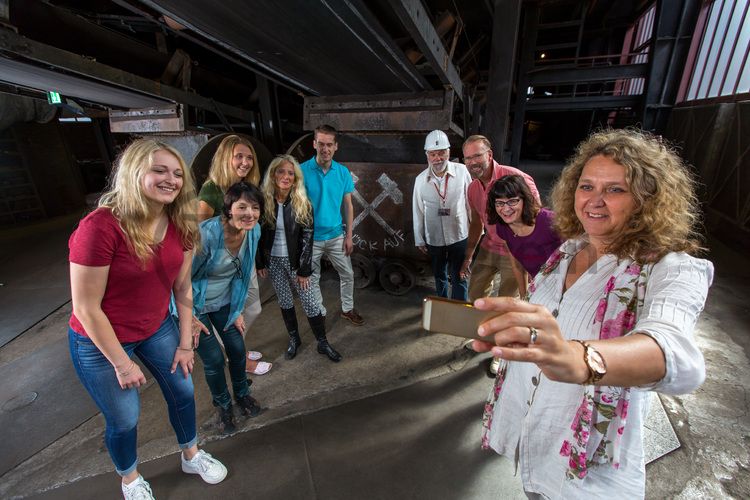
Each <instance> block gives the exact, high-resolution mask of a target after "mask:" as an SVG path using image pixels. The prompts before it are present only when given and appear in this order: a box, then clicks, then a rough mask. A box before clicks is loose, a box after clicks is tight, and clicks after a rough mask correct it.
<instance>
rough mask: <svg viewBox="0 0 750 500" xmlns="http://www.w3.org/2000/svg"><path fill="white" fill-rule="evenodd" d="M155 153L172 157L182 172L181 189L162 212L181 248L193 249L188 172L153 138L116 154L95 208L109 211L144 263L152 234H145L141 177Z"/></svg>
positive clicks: (182, 162)
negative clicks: (98, 207) (175, 234)
mask: <svg viewBox="0 0 750 500" xmlns="http://www.w3.org/2000/svg"><path fill="white" fill-rule="evenodd" d="M157 151H166V152H168V153H170V154H171V155H172V156H174V157H175V158H176V159H177V161H178V162H179V164H180V168H181V169H182V188H180V191H179V193H178V194H177V197H176V198H175V200H174V201H173V202H172V203H170V204H169V205H165V206H164V212H165V213H166V214H167V217H169V220H170V221H171V222H172V223H173V224H174V225H175V226H176V227H177V231H178V232H179V234H180V238H181V240H182V245H183V247H185V248H197V246H198V244H199V241H200V233H199V231H198V223H197V221H196V217H195V214H196V209H197V205H196V193H195V181H194V179H193V173H192V171H191V170H190V169H189V168H187V166H186V165H185V160H183V159H182V156H181V155H180V153H179V152H178V151H177V150H176V149H174V148H173V147H172V146H170V145H168V144H165V143H163V142H159V141H156V140H153V139H138V140H136V141H134V142H132V143H131V144H130V145H129V146H128V147H127V148H125V150H124V151H123V152H122V154H120V156H119V157H118V159H117V162H116V165H115V170H114V171H113V173H112V179H111V182H110V189H109V190H108V191H106V192H105V193H104V194H103V195H102V196H101V198H100V199H99V206H100V207H105V208H109V209H110V210H111V211H112V215H114V217H115V218H116V219H117V220H118V221H119V223H120V227H121V228H122V230H123V232H124V233H125V235H126V236H127V238H128V245H129V246H130V248H131V250H132V251H133V253H134V254H135V256H136V257H137V258H138V259H139V260H140V261H141V263H143V264H145V263H146V262H147V261H148V260H149V259H150V258H151V256H152V255H153V253H154V250H153V246H154V245H155V242H154V237H153V235H152V234H151V233H150V232H149V231H148V218H149V216H150V215H151V214H150V210H149V202H148V199H147V198H146V197H145V196H144V194H143V184H142V183H143V177H144V176H145V175H146V173H148V171H149V169H150V168H151V165H152V164H153V162H154V154H155V153H156V152H157Z"/></svg>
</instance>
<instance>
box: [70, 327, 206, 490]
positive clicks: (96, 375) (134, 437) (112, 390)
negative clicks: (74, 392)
mask: <svg viewBox="0 0 750 500" xmlns="http://www.w3.org/2000/svg"><path fill="white" fill-rule="evenodd" d="M179 338H180V334H179V331H178V329H177V325H176V324H175V321H174V319H173V318H172V316H170V315H167V317H166V318H165V319H164V321H163V322H162V324H161V326H159V329H158V330H156V333H154V334H153V335H151V336H150V337H149V338H147V339H146V340H141V341H140V342H126V343H123V344H122V348H123V349H125V352H126V353H128V356H131V357H132V356H133V354H135V355H137V356H138V359H140V360H141V362H142V363H143V365H144V366H145V367H146V368H148V370H149V371H150V372H151V374H152V375H153V376H154V378H155V379H156V381H157V382H158V384H159V387H161V391H162V394H164V399H165V400H166V402H167V407H168V409H169V421H170V423H171V424H172V428H173V429H174V432H175V435H176V436H177V442H178V443H179V445H180V448H182V449H185V448H190V447H191V446H193V445H195V444H196V443H197V442H198V438H197V435H196V429H195V398H194V397H193V379H192V378H191V377H188V378H185V375H184V374H183V373H182V370H181V369H180V368H179V367H178V368H177V370H176V371H175V372H174V373H170V368H171V367H172V361H174V354H175V352H176V351H177V346H178V345H179ZM68 344H69V346H70V356H71V357H72V358H73V366H74V367H75V370H76V373H77V374H78V378H80V379H81V383H82V384H83V386H84V387H85V388H86V390H87V391H88V393H89V394H90V395H91V398H92V399H93V400H94V403H96V406H98V407H99V410H100V411H101V412H102V415H104V419H105V421H106V423H107V428H106V431H105V433H104V441H105V443H106V445H107V449H108V450H109V456H110V457H112V462H114V464H115V469H116V470H117V473H118V474H120V475H121V476H125V475H127V474H130V473H131V472H133V471H134V470H135V468H136V466H137V465H138V454H137V452H136V446H137V441H138V415H139V413H140V410H141V400H140V397H139V396H138V389H135V388H131V389H122V388H121V387H120V384H119V383H118V382H117V375H116V374H115V369H114V367H113V366H112V365H111V364H110V362H109V361H108V360H107V358H106V357H104V354H102V353H101V351H100V350H99V349H98V348H97V347H96V346H95V345H94V343H93V342H92V341H91V339H89V338H88V337H84V336H83V335H78V334H77V333H76V332H74V331H73V330H72V329H70V328H69V329H68Z"/></svg>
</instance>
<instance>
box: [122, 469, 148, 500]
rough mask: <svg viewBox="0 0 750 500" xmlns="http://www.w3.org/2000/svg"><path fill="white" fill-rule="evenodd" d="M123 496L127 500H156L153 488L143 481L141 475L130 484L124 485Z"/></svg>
mask: <svg viewBox="0 0 750 500" xmlns="http://www.w3.org/2000/svg"><path fill="white" fill-rule="evenodd" d="M122 495H123V496H124V497H125V500H154V494H153V493H152V492H151V486H149V484H148V481H146V480H145V479H143V476H141V475H140V474H139V475H138V478H136V480H135V481H133V482H131V483H130V484H125V483H122Z"/></svg>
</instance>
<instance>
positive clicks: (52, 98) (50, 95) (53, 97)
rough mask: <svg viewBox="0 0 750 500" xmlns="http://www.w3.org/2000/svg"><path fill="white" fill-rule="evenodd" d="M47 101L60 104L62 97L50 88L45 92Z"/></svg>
mask: <svg viewBox="0 0 750 500" xmlns="http://www.w3.org/2000/svg"><path fill="white" fill-rule="evenodd" d="M47 102H48V103H50V104H62V97H60V93H59V92H55V91H53V90H50V91H49V92H47Z"/></svg>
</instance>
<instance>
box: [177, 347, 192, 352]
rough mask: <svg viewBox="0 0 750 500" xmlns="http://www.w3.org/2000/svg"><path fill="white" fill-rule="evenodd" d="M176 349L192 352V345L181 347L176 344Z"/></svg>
mask: <svg viewBox="0 0 750 500" xmlns="http://www.w3.org/2000/svg"><path fill="white" fill-rule="evenodd" d="M177 350H178V351H190V352H193V348H192V347H181V346H177Z"/></svg>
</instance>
